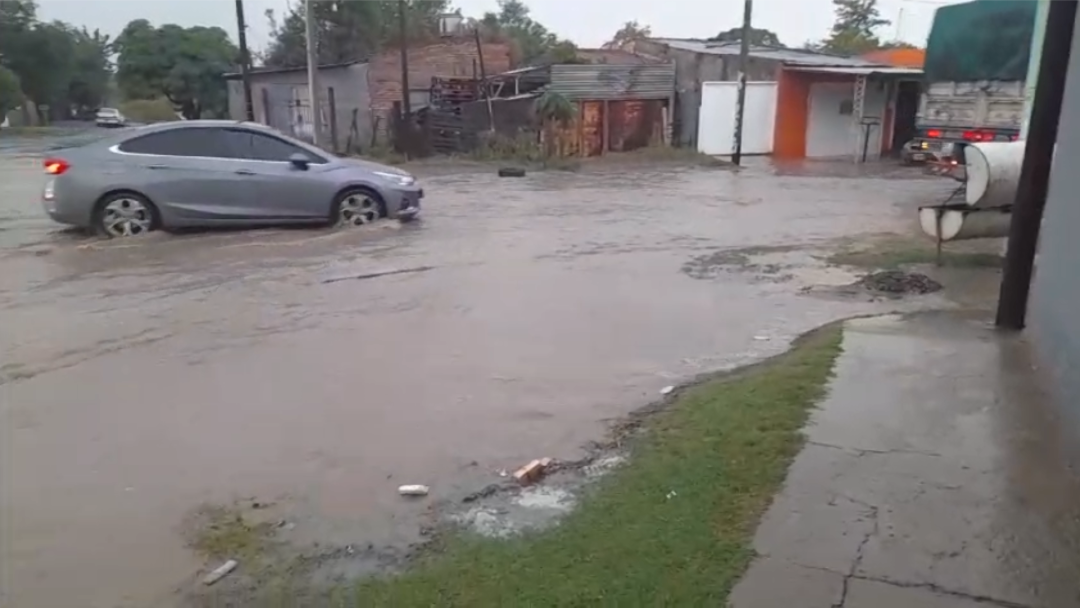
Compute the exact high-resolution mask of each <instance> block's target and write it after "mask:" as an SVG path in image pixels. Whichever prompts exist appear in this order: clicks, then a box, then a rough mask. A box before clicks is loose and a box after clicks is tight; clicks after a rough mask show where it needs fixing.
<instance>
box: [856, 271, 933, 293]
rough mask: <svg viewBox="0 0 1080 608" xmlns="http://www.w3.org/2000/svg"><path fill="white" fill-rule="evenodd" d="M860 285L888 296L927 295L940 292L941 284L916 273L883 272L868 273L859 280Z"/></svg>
mask: <svg viewBox="0 0 1080 608" xmlns="http://www.w3.org/2000/svg"><path fill="white" fill-rule="evenodd" d="M858 285H861V286H862V287H863V288H864V289H867V290H868V291H874V292H879V293H888V294H898V295H899V294H909V293H911V294H927V293H934V292H935V291H941V288H942V287H941V283H938V282H937V281H935V280H934V279H931V278H930V277H928V276H926V275H925V274H922V273H918V272H904V271H902V270H883V271H881V272H873V273H870V274H868V275H866V276H864V277H863V278H861V279H859V281H858Z"/></svg>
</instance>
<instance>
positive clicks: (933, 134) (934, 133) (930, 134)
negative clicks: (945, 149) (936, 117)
mask: <svg viewBox="0 0 1080 608" xmlns="http://www.w3.org/2000/svg"><path fill="white" fill-rule="evenodd" d="M926 136H927V137H930V138H932V139H937V138H939V137H941V131H938V130H937V129H930V130H929V131H927V132H926Z"/></svg>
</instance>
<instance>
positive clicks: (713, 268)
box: [682, 246, 798, 283]
mask: <svg viewBox="0 0 1080 608" xmlns="http://www.w3.org/2000/svg"><path fill="white" fill-rule="evenodd" d="M797 249H798V247H797V246H781V247H744V248H739V249H723V250H720V251H714V252H712V253H708V254H705V255H699V256H696V257H694V258H691V259H690V260H688V261H687V262H686V263H684V264H683V265H682V272H683V273H684V274H686V275H687V276H689V277H691V278H694V279H699V280H712V279H717V278H720V277H721V276H724V275H726V274H731V273H742V274H752V275H756V276H755V279H756V280H759V281H766V282H770V283H783V282H786V281H790V280H791V279H793V278H794V275H793V274H792V273H790V272H787V270H788V269H789V268H790V267H791V264H788V263H784V262H782V261H779V260H777V261H769V260H763V259H761V258H763V257H764V256H767V255H769V254H781V253H787V252H792V251H796V250H797Z"/></svg>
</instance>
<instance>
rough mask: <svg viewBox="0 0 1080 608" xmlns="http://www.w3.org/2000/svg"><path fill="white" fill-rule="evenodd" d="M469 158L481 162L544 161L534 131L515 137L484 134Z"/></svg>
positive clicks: (521, 133) (523, 132)
mask: <svg viewBox="0 0 1080 608" xmlns="http://www.w3.org/2000/svg"><path fill="white" fill-rule="evenodd" d="M469 156H471V157H472V159H473V160H480V161H500V160H501V161H519V162H535V161H539V160H543V154H542V153H541V150H540V142H539V141H538V140H537V137H536V133H535V132H533V131H522V132H520V133H518V134H517V135H516V136H514V137H509V136H506V135H500V134H498V133H483V134H481V135H480V142H479V145H477V146H476V148H475V149H473V150H472V151H471V152H470V153H469Z"/></svg>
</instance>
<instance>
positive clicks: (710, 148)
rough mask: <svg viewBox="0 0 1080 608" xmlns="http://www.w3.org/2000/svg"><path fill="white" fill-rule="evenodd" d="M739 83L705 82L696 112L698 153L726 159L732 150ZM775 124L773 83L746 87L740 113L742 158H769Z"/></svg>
mask: <svg viewBox="0 0 1080 608" xmlns="http://www.w3.org/2000/svg"><path fill="white" fill-rule="evenodd" d="M738 96H739V83H737V82H705V83H702V85H701V108H700V111H699V112H698V138H697V141H698V151H699V152H702V153H703V154H715V155H730V154H732V153H734V151H735V150H734V148H735V116H736V109H737V107H738ZM775 124H776V83H775V82H748V83H746V104H745V110H744V112H743V144H742V152H743V154H770V153H771V152H772V148H773V128H774V126H775Z"/></svg>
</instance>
